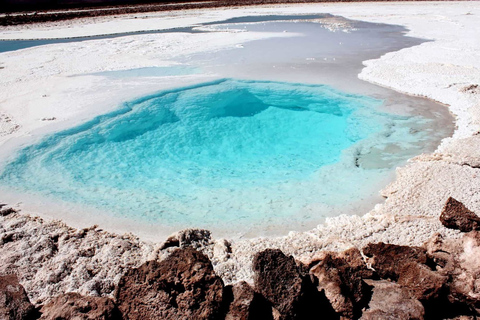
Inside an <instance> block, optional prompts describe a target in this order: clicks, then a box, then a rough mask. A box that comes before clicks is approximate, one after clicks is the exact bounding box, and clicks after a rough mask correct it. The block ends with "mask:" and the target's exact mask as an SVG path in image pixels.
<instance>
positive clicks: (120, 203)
mask: <svg viewBox="0 0 480 320" xmlns="http://www.w3.org/2000/svg"><path fill="white" fill-rule="evenodd" d="M381 105H382V100H379V99H374V98H371V97H368V96H363V95H354V94H347V93H344V92H341V91H338V90H335V89H334V88H332V87H330V86H327V85H306V84H297V83H287V82H272V81H250V80H249V81H247V80H236V79H222V80H218V81H214V82H209V83H203V84H198V85H195V86H191V87H184V88H178V89H175V90H168V91H163V92H159V93H157V94H154V95H151V96H148V97H145V98H142V99H138V100H135V101H131V102H128V103H125V104H124V105H123V106H122V107H121V108H120V109H118V110H117V111H115V112H113V113H110V114H106V115H103V116H99V117H97V118H95V119H93V120H91V121H89V122H87V123H85V124H83V125H81V126H78V127H76V128H73V129H69V130H66V131H63V132H58V133H56V134H53V135H52V136H50V137H48V138H47V139H45V140H44V141H42V142H41V143H38V144H35V145H32V146H29V147H26V148H25V149H23V150H21V151H20V152H19V154H18V155H17V157H16V158H15V160H14V161H12V162H11V163H9V164H8V165H7V166H6V167H5V168H4V170H3V172H2V173H1V175H0V183H2V184H4V185H5V184H6V185H8V186H10V187H11V188H13V189H14V190H16V191H18V192H21V193H33V194H37V195H41V196H43V197H46V198H50V199H56V200H62V201H65V202H69V203H76V204H81V205H82V206H86V207H87V208H88V207H92V208H96V209H99V210H101V211H104V212H106V213H109V214H111V215H112V216H114V217H121V218H126V219H132V221H137V222H138V221H140V222H145V223H150V224H159V225H167V226H172V227H178V228H180V227H192V226H196V227H205V228H217V227H219V228H221V227H225V226H226V227H227V228H229V229H230V230H239V229H242V226H243V227H245V226H246V225H261V224H264V225H267V224H276V223H279V222H280V223H282V221H289V220H291V221H308V220H309V219H314V220H318V216H321V213H317V216H315V215H313V216H312V204H318V203H322V205H333V204H335V203H338V202H339V201H340V202H342V201H343V203H347V202H348V201H354V200H356V199H355V197H356V192H357V191H358V190H359V189H362V188H363V187H364V186H363V185H364V184H365V183H366V182H365V181H366V180H358V179H357V181H351V180H349V181H348V180H343V178H342V173H341V172H342V171H343V172H344V173H345V172H355V171H356V172H357V174H356V176H355V175H353V176H350V178H352V177H353V178H352V179H355V177H357V178H358V177H361V179H365V175H366V176H368V175H372V176H375V175H379V174H380V175H384V174H385V173H384V171H385V168H386V167H388V168H389V170H391V166H392V165H395V164H398V163H399V161H404V160H405V159H406V158H407V157H409V156H410V155H411V153H413V154H415V153H416V152H418V148H420V147H419V145H422V140H428V134H429V133H428V130H422V131H419V130H412V128H414V127H415V126H425V124H426V123H427V122H428V121H432V120H429V119H426V118H422V117H419V116H404V115H402V116H400V115H395V114H391V113H387V112H382V111H380V109H379V107H380V106H381ZM392 146H394V147H395V148H394V149H395V150H396V152H394V153H389V152H388V149H389V148H390V149H391V148H392ZM399 149H400V150H403V151H404V152H401V153H400V155H398V150H399ZM374 150H377V152H378V150H382V152H383V153H382V154H381V155H379V156H378V157H376V160H375V164H374V165H372V164H371V163H368V165H366V162H365V161H363V159H362V157H363V155H364V154H367V155H369V154H370V155H371V153H372V152H375V151H374ZM329 168H335V169H334V170H331V169H329ZM369 172H370V173H369ZM367 180H368V179H367ZM365 188H367V187H365Z"/></svg>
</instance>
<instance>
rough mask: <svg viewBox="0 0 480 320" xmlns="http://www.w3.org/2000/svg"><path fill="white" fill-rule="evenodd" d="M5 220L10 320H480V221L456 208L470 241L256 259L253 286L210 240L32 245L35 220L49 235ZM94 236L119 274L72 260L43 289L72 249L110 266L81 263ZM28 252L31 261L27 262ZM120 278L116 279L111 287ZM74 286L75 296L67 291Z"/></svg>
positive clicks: (0, 304)
mask: <svg viewBox="0 0 480 320" xmlns="http://www.w3.org/2000/svg"><path fill="white" fill-rule="evenodd" d="M0 215H1V216H2V219H3V220H2V224H1V225H0V236H1V239H0V253H1V256H2V259H1V261H0V272H1V273H0V319H314V318H321V319H476V317H477V316H478V315H480V231H479V230H480V218H479V217H478V216H477V215H475V214H474V213H473V212H471V211H470V210H468V209H467V208H466V207H465V206H464V205H463V204H462V203H460V202H458V201H456V200H455V199H453V198H450V199H449V200H448V201H447V203H446V204H445V207H444V209H443V212H442V214H441V216H440V220H441V222H442V223H443V225H444V226H446V227H448V228H453V229H459V230H461V231H462V232H464V234H463V236H462V237H461V238H458V239H444V238H442V237H441V236H440V235H435V236H433V237H432V238H431V239H430V240H429V241H428V242H427V243H426V244H425V245H423V246H419V247H412V246H399V245H393V244H386V243H370V244H368V245H367V246H365V247H363V248H361V249H358V248H351V249H349V250H346V251H344V252H321V253H320V254H319V255H317V258H316V259H315V260H313V261H310V262H309V263H301V262H299V261H296V260H295V259H294V258H293V257H292V256H286V255H285V254H284V253H282V251H281V250H278V249H266V250H264V251H261V252H258V253H256V254H255V256H254V259H253V264H252V268H253V272H254V280H253V284H248V283H246V282H237V283H235V284H233V285H225V284H224V282H223V280H222V279H221V278H220V277H219V276H218V275H216V274H215V271H214V269H213V266H212V263H211V261H210V259H209V258H208V257H207V256H206V255H205V254H203V253H202V252H200V251H199V250H197V249H199V248H201V247H202V242H203V241H205V240H206V239H207V240H208V238H209V232H208V231H206V230H186V231H184V232H180V233H178V234H176V235H174V236H172V237H170V238H169V239H168V240H167V241H166V242H165V243H163V244H161V245H159V246H158V247H157V248H155V249H154V248H142V247H141V246H139V244H138V242H136V239H135V238H131V239H129V238H128V236H123V237H120V236H116V235H111V234H108V233H103V234H102V231H99V230H96V231H94V228H92V229H88V230H75V229H71V228H70V229H69V232H68V233H65V232H64V233H63V234H62V228H57V233H56V231H55V229H56V228H54V227H52V229H48V228H46V231H45V230H43V231H41V232H47V233H49V234H50V235H51V236H50V241H51V243H36V244H33V243H29V242H28V239H27V241H25V239H23V238H25V237H26V238H28V235H26V234H22V232H21V231H18V230H21V227H22V225H24V224H26V223H32V220H36V223H37V224H38V230H40V229H45V226H49V224H47V223H45V222H43V221H41V220H40V219H36V218H32V217H28V216H22V215H20V214H19V213H17V212H15V210H13V209H8V208H7V209H3V210H0ZM21 218H23V219H24V220H23V221H22V220H21ZM13 221H15V222H16V225H14V224H13V225H12V222H13ZM50 226H52V225H50ZM16 230H17V231H16ZM38 230H37V231H38ZM93 231H94V232H93ZM34 232H35V230H34ZM58 232H60V234H59V233H58ZM92 232H93V233H95V235H92ZM89 233H90V235H89ZM99 234H100V235H99ZM30 236H31V235H30ZM89 237H90V238H91V240H92V241H95V243H94V245H95V246H96V247H95V249H94V251H100V252H101V251H102V250H106V252H104V254H105V255H107V256H108V257H109V258H110V262H112V261H113V262H114V263H113V264H111V263H110V264H109V265H105V266H104V268H98V269H94V268H92V269H90V270H89V269H88V267H85V269H86V270H85V272H86V273H91V274H90V275H82V274H81V272H79V270H78V269H79V268H75V267H74V266H75V265H76V264H77V261H69V260H68V256H66V255H65V254H64V253H63V254H62V255H61V256H62V257H63V265H62V267H60V268H59V267H58V264H57V270H55V272H52V273H50V274H48V277H47V279H44V280H43V281H45V287H50V288H49V291H46V292H45V291H44V289H45V287H43V288H42V287H38V286H39V283H41V282H38V281H36V282H35V281H33V278H35V277H40V278H41V277H43V278H45V274H46V272H45V270H46V269H45V268H47V269H48V267H47V266H48V264H49V263H51V262H52V261H54V260H55V259H57V258H58V257H57V256H58V255H59V253H61V252H63V251H64V250H70V251H71V257H76V258H75V259H82V256H83V257H87V258H88V257H89V256H90V257H94V256H97V258H96V260H101V255H97V254H95V253H93V252H82V253H81V254H79V251H82V250H85V248H84V247H83V248H82V245H80V246H79V245H78V244H79V243H80V242H78V241H75V239H79V238H80V239H83V238H89ZM102 241H103V242H102ZM19 243H23V250H24V252H19V251H20V250H19V249H20V247H18V244H19ZM112 243H113V244H114V245H112ZM52 244H54V245H52ZM115 244H116V245H115ZM35 246H49V248H51V250H50V256H48V254H46V253H45V250H43V251H39V250H38V248H37V249H32V248H34V247H35ZM132 246H133V247H135V246H137V247H136V250H133V251H132V250H130V251H128V252H129V257H128V258H127V256H126V254H125V252H126V251H125V250H124V249H125V248H127V247H128V248H129V249H131V247H132ZM107 247H108V249H107ZM12 248H15V249H16V250H11V249H12ZM114 248H117V249H114ZM122 248H123V249H122ZM153 249H154V250H153ZM12 251H15V252H12ZM39 252H42V253H41V254H40V253H39ZM131 252H137V254H138V255H139V256H141V252H144V253H145V252H150V253H152V252H153V254H150V257H151V259H150V260H148V259H147V260H148V261H147V262H145V263H143V264H141V265H140V266H138V267H131V265H134V264H135V261H138V260H135V259H134V258H132V256H131ZM15 254H17V259H16V258H15ZM29 255H30V256H29ZM25 256H29V257H28V259H30V260H29V261H30V263H26V264H25V263H23V264H22V263H20V264H19V263H18V261H24V262H25V261H27V260H25ZM22 259H23V260H22ZM39 261H41V263H40V262H39ZM90 264H91V265H94V264H95V261H90ZM112 272H113V274H116V275H117V277H116V278H115V277H113V278H111V279H110V282H108V281H101V279H103V280H105V278H109V277H111V276H112ZM95 274H96V275H95ZM55 277H56V279H52V278H55ZM95 277H97V278H98V279H97V281H96V282H95V281H93V282H92V278H95ZM68 278H69V279H70V282H68V283H70V285H71V289H73V290H69V289H68V287H65V286H62V285H61V283H66V280H65V279H68ZM82 279H90V280H88V281H86V280H85V281H86V282H89V284H88V286H90V287H92V286H95V285H96V286H98V287H97V288H94V289H92V288H90V291H88V290H87V291H86V292H87V294H81V292H82V285H81V284H79V283H76V286H75V285H72V282H73V283H75V281H77V282H79V281H82ZM19 280H20V281H19ZM37 280H38V279H37ZM21 283H24V284H26V288H24V287H23V286H22V284H21ZM47 283H48V285H47ZM51 283H57V284H58V285H57V287H56V288H55V286H52V285H51ZM32 284H35V285H32ZM107 284H109V286H110V287H108V285H107ZM35 286H37V287H35ZM102 286H104V288H102ZM74 288H77V289H74ZM42 290H43V291H42ZM71 291H77V292H71ZM83 291H84V292H85V290H83ZM79 292H80V293H79ZM32 302H33V303H32Z"/></svg>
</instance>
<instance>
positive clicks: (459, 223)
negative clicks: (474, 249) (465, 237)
mask: <svg viewBox="0 0 480 320" xmlns="http://www.w3.org/2000/svg"><path fill="white" fill-rule="evenodd" d="M440 221H441V222H442V224H443V225H444V226H445V227H447V228H450V229H458V230H460V231H462V232H470V231H472V230H480V217H478V216H477V215H476V214H475V213H473V212H472V211H470V210H468V209H467V207H465V206H464V205H463V203H461V202H460V201H457V200H455V199H454V198H452V197H450V198H448V200H447V202H446V203H445V206H444V207H443V210H442V214H441V215H440Z"/></svg>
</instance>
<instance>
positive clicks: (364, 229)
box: [0, 2, 480, 298]
mask: <svg viewBox="0 0 480 320" xmlns="http://www.w3.org/2000/svg"><path fill="white" fill-rule="evenodd" d="M305 13H308V14H313V13H331V14H334V15H340V16H343V17H346V18H349V19H357V20H364V21H369V22H378V23H388V24H399V25H403V26H406V27H407V28H408V29H409V30H410V31H409V33H408V35H411V36H415V37H420V38H426V39H431V40H434V41H431V42H425V43H423V44H421V45H419V46H415V47H411V48H407V49H402V50H400V51H398V52H392V53H388V54H386V55H384V56H382V57H381V58H379V59H376V60H370V61H366V62H365V68H364V69H363V70H362V72H361V73H360V75H359V77H360V78H361V79H364V80H366V81H370V82H373V83H377V84H379V85H381V86H386V87H390V88H393V89H395V90H398V91H401V92H405V93H407V94H411V95H420V96H425V97H428V98H430V99H433V100H436V101H438V102H441V103H443V104H445V105H447V106H448V108H450V110H451V112H452V113H453V114H454V115H455V116H456V124H457V128H456V130H455V133H454V135H453V137H451V138H447V139H445V140H444V141H443V142H442V144H441V145H440V146H439V148H438V149H437V151H436V152H435V153H434V154H428V155H421V156H418V157H416V158H414V159H412V160H411V161H410V163H409V164H408V165H407V166H405V167H402V168H399V169H397V180H396V181H395V182H394V183H392V184H391V185H390V186H388V187H387V188H386V189H384V190H383V191H382V194H383V195H384V196H385V197H386V198H387V199H386V201H385V203H384V204H382V205H378V206H377V207H375V209H373V210H372V211H371V212H368V213H366V212H365V213H364V212H359V215H355V216H345V215H342V216H339V217H336V218H329V219H327V221H326V223H325V224H322V225H319V226H318V227H317V228H314V229H313V230H310V231H307V232H290V233H289V234H288V235H287V236H284V237H262V238H259V237H257V238H252V239H243V240H242V239H235V240H231V241H230V242H231V249H229V248H227V247H226V245H225V242H224V240H223V239H216V240H214V241H212V242H211V243H210V244H207V245H206V246H205V247H204V248H203V249H202V250H203V251H204V252H205V253H207V254H208V255H209V256H210V257H211V259H212V261H213V263H214V266H215V269H216V272H217V273H218V274H219V275H221V276H222V278H223V279H224V280H225V281H226V283H231V282H236V281H239V280H247V281H251V276H252V273H251V270H250V261H251V256H252V254H253V253H255V252H257V251H260V250H262V249H264V248H267V247H277V248H280V249H282V250H283V251H284V252H285V253H286V254H292V255H294V256H295V258H297V259H299V260H304V261H308V260H310V259H311V258H312V257H313V255H314V254H315V252H318V251H319V250H322V249H328V250H343V249H346V248H348V247H352V246H357V247H362V246H363V245H364V244H366V243H369V242H376V241H384V242H389V243H395V244H405V245H420V244H422V243H423V242H425V241H426V240H427V239H428V238H430V237H431V235H432V234H434V233H436V232H440V233H441V234H443V235H445V236H451V237H455V236H456V235H457V234H456V233H455V232H453V231H448V230H447V229H445V228H443V226H442V225H441V224H440V223H439V221H438V216H439V215H440V212H441V208H442V206H443V204H444V202H445V201H446V199H447V198H448V197H449V196H452V197H454V198H456V199H458V200H460V201H462V202H463V203H465V204H466V206H467V207H469V208H470V209H471V210H473V211H474V212H477V213H479V212H480V170H479V169H478V167H479V157H480V154H479V151H478V150H479V148H478V143H479V135H478V134H479V132H480V86H479V85H480V40H479V39H480V37H479V36H480V26H479V25H478V17H479V15H480V2H420V3H415V2H413V3H412V2H405V3H402V2H398V3H395V2H392V3H341V4H302V5H288V6H264V7H249V8H237V9H223V10H208V11H207V10H205V11H187V12H175V13H173V14H172V13H152V14H145V15H141V16H139V15H137V16H138V17H137V19H135V18H134V16H120V17H116V18H112V17H102V18H98V19H82V20H73V21H68V22H62V23H55V24H43V25H38V26H36V25H30V26H25V27H9V28H4V29H3V30H2V32H1V34H0V38H2V39H35V38H36V39H38V38H58V37H76V36H85V35H95V34H109V33H115V32H134V31H140V30H159V29H167V28H172V27H181V26H191V25H194V24H196V23H201V22H208V21H216V20H224V19H227V18H231V17H236V16H243V15H271V14H305ZM179 17H180V18H179ZM271 36H274V35H272V34H262V33H242V32H225V34H223V35H221V36H218V35H217V34H216V35H212V34H201V35H197V34H195V35H189V34H173V35H172V34H149V35H136V36H132V37H131V38H130V37H122V38H114V39H109V40H99V41H98V42H96V41H90V42H88V43H70V44H59V45H51V46H45V47H37V48H30V49H25V50H21V51H16V52H10V53H2V54H0V68H1V69H0V74H1V77H0V85H1V88H2V89H1V91H0V101H1V104H0V121H1V125H0V130H2V131H1V133H0V143H1V146H2V153H3V156H7V157H8V154H9V152H10V151H11V150H13V149H15V148H18V146H19V144H20V143H25V142H27V141H30V139H38V138H39V137H41V136H42V135H43V134H45V133H47V132H52V131H55V130H58V129H60V128H67V127H69V126H72V125H73V124H76V123H79V122H82V121H84V120H85V119H88V118H91V117H92V116H93V115H97V114H100V113H105V112H107V111H109V110H108V108H112V106H114V105H116V104H115V102H118V103H120V102H121V101H124V100H126V99H130V98H134V97H136V96H139V95H142V94H145V93H148V92H150V91H151V90H152V88H153V87H154V85H155V86H158V82H156V83H155V84H153V83H149V82H148V81H146V82H145V84H144V86H143V88H144V90H145V91H144V92H138V91H134V90H133V89H132V88H133V86H129V85H128V84H125V83H109V84H106V83H102V82H101V81H99V80H98V79H97V80H96V79H95V78H94V77H91V76H88V75H87V74H89V73H93V72H98V71H105V70H122V69H131V68H141V67H149V66H166V65H168V62H167V60H168V59H169V58H170V57H172V56H174V55H176V54H179V53H181V54H190V53H195V52H208V51H214V50H217V49H219V48H225V47H227V46H230V47H235V46H238V45H241V44H242V43H243V42H245V41H249V40H252V39H259V38H263V37H271ZM275 36H278V35H275ZM282 36H289V35H288V34H285V35H282ZM146 43H148V44H149V46H148V48H147V47H146V46H145V44H146ZM121 52H127V54H124V53H121ZM79 74H84V76H76V77H71V76H72V75H79ZM179 80H180V79H179ZM181 81H182V82H183V83H188V82H195V81H198V76H196V75H192V76H185V77H184V78H182V79H181ZM164 85H165V87H169V86H175V85H176V83H175V82H174V81H170V80H168V81H165V83H164ZM119 92H121V94H119ZM85 96H88V97H89V98H88V99H85V98H83V97H85ZM107 101H108V103H107ZM112 102H113V103H112ZM92 105H95V107H92ZM52 117H54V118H55V120H54V121H48V120H46V119H51V118H52ZM42 119H44V120H43V121H42ZM2 201H5V200H4V199H2ZM20 207H21V206H20ZM24 209H25V211H26V212H28V211H29V210H28V208H24ZM30 211H31V212H32V213H37V214H40V215H41V216H42V212H41V211H40V212H39V210H38V208H37V210H36V211H35V210H30ZM362 214H363V215H362ZM2 219H4V220H6V221H5V222H4V223H5V225H9V226H10V225H14V224H15V220H14V219H19V220H22V221H25V219H27V218H25V217H21V216H13V217H10V218H8V217H7V218H2ZM9 219H10V220H9ZM12 219H13V220H12ZM27 220H28V223H23V227H21V228H24V229H25V232H28V230H29V229H33V228H37V229H38V227H39V225H40V226H41V225H42V224H41V223H40V222H39V220H35V219H33V220H29V218H28V219H27ZM83 223H85V221H84V222H83ZM80 225H81V224H80ZM80 225H79V226H80ZM50 226H51V225H50ZM58 227H59V228H60V230H63V231H62V232H72V231H70V229H62V228H66V227H64V226H60V225H59V226H58ZM102 227H103V226H102ZM139 231H140V230H139ZM102 234H103V233H102ZM102 234H99V235H98V237H104V235H102ZM138 234H139V235H140V236H141V232H139V233H138ZM47 236H48V233H46V232H45V233H38V237H39V239H41V238H44V237H47ZM145 239H146V238H144V239H142V240H141V239H136V238H132V239H130V240H129V241H132V242H133V243H137V244H138V243H140V244H141V246H142V248H144V246H145V242H144V240H145ZM37 240H38V239H37ZM90 240H91V239H90ZM85 241H87V240H85ZM153 247H154V246H153ZM153 247H148V248H149V249H148V250H154V248H153ZM12 250H13V249H12ZM39 250H41V249H39ZM135 250H137V249H132V250H131V256H130V260H129V263H130V264H132V265H136V264H140V263H141V262H143V261H145V259H146V257H147V256H148V257H151V255H147V254H142V255H140V254H138V252H137V251H135ZM148 250H147V251H148ZM229 250H231V251H232V254H230V253H228V254H227V251H229ZM152 252H153V251H152ZM3 254H4V255H5V256H7V255H9V254H12V253H8V252H2V255H3ZM19 259H20V260H19V261H20V262H19V263H20V264H21V261H22V260H21V259H22V258H21V257H20V258H19ZM24 259H26V260H25V261H29V258H28V257H26V256H25V257H24ZM102 259H104V261H105V263H106V265H108V262H107V260H108V255H103V256H102ZM61 263H62V262H61V259H57V260H56V262H52V263H50V264H49V265H48V266H46V265H42V266H40V265H39V266H35V265H29V266H28V267H25V268H26V269H27V270H25V271H26V274H28V273H29V272H30V273H32V272H36V270H39V268H43V269H42V272H41V273H40V274H39V275H38V276H37V277H35V278H33V279H30V280H27V276H25V279H23V283H25V284H26V286H27V287H29V288H34V287H37V291H36V292H37V293H36V295H37V296H36V298H38V297H41V296H42V294H43V295H45V294H46V292H47V291H48V290H47V289H45V290H44V291H43V293H42V291H41V290H39V289H38V287H39V286H40V285H45V283H46V286H47V288H49V287H48V286H54V284H55V285H56V288H57V289H55V290H58V287H59V286H58V284H56V283H55V282H53V281H50V282H49V281H46V280H45V279H44V278H46V277H47V275H48V272H49V270H50V271H51V270H53V269H55V268H57V267H58V265H60V264H61ZM85 263H89V262H85ZM97 266H98V267H101V266H102V264H101V263H98V262H97ZM103 266H105V265H103ZM75 268H82V264H78V265H77V266H75ZM112 270H113V269H112ZM42 277H44V278H42ZM107 278H108V279H113V278H115V275H114V274H108V273H107V274H103V275H102V277H100V278H98V279H96V280H95V281H100V282H101V281H105V279H107ZM77 280H78V279H77ZM77 280H75V279H73V278H71V277H70V278H68V279H65V280H62V281H60V283H61V285H60V287H62V286H63V287H64V288H67V287H68V288H73V289H74V290H79V288H80V286H82V290H83V291H84V292H89V290H92V289H91V288H90V287H89V286H87V285H83V284H80V282H78V281H77ZM90 285H91V283H90ZM89 288H90V289H89ZM103 293H105V294H108V290H107V291H105V292H103Z"/></svg>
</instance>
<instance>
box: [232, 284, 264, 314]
mask: <svg viewBox="0 0 480 320" xmlns="http://www.w3.org/2000/svg"><path fill="white" fill-rule="evenodd" d="M225 292H228V293H229V294H230V295H231V299H232V301H231V303H230V305H229V308H228V312H227V315H226V317H225V320H255V319H258V320H268V319H272V320H273V315H272V306H271V304H270V303H269V302H268V301H267V300H265V298H263V297H262V296H261V295H260V294H258V293H256V292H255V291H253V289H252V288H251V287H250V285H249V284H248V283H246V282H244V281H242V282H239V283H236V284H235V285H233V286H227V287H225Z"/></svg>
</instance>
